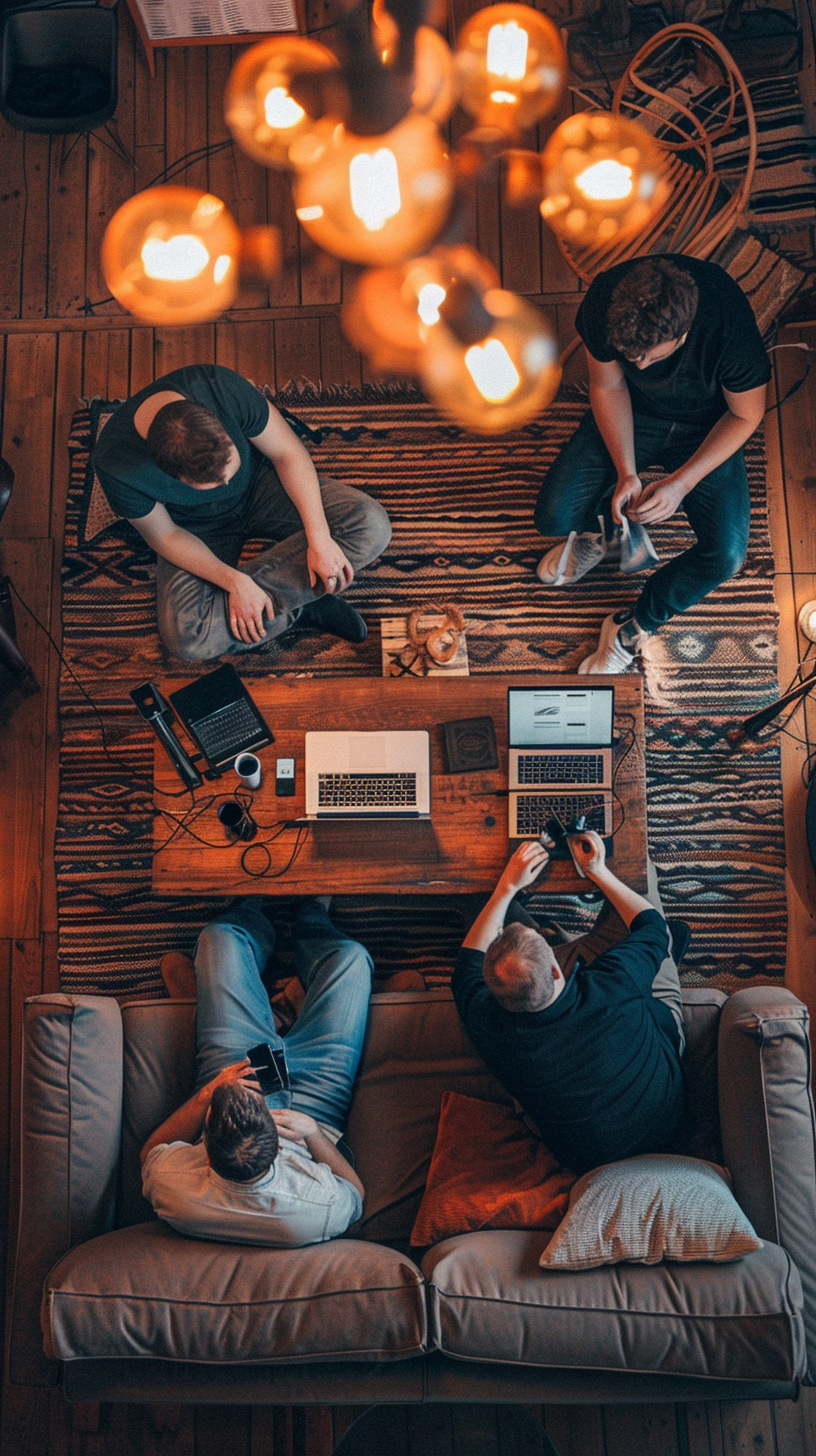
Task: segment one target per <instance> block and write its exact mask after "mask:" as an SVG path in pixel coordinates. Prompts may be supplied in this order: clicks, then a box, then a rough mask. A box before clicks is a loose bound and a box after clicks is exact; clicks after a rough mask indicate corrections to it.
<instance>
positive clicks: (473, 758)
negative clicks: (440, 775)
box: [442, 718, 499, 773]
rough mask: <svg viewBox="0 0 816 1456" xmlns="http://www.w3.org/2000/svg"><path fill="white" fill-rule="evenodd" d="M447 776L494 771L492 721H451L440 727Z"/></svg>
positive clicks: (494, 752) (486, 719)
mask: <svg viewBox="0 0 816 1456" xmlns="http://www.w3.org/2000/svg"><path fill="white" fill-rule="evenodd" d="M442 731H443V733H444V736H445V762H446V764H447V767H448V773H477V772H478V771H479V769H485V768H498V766H499V755H498V752H497V750H496V729H495V728H494V726H493V719H492V718H455V719H454V720H453V721H452V722H450V723H443V724H442Z"/></svg>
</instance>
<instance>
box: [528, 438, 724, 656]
mask: <svg viewBox="0 0 816 1456" xmlns="http://www.w3.org/2000/svg"><path fill="white" fill-rule="evenodd" d="M708 432H709V427H708V426H701V425H687V424H677V423H674V424H673V423H672V422H671V421H670V420H660V419H657V418H656V417H654V416H652V415H642V414H641V415H638V414H636V415H635V416H634V434H635V463H636V468H637V470H638V472H640V471H642V470H648V469H650V468H651V467H653V466H660V467H661V468H662V469H663V470H665V471H666V473H667V474H670V473H671V472H672V471H674V470H677V469H679V467H680V466H681V465H684V464H685V462H686V461H687V460H688V459H689V458H690V456H692V455H693V454H694V452H695V450H697V449H698V448H699V446H700V445H701V444H702V442H703V440H704V439H705V437H706V435H707V434H708ZM616 482H617V471H616V470H615V467H614V465H613V464H612V457H611V456H610V454H609V451H608V450H607V448H606V446H605V444H604V442H603V439H602V438H601V432H600V430H599V429H598V426H597V425H596V423H595V420H594V417H593V415H592V412H591V411H590V412H589V413H588V414H586V415H585V416H584V418H583V420H582V421H581V423H580V425H579V426H578V429H577V430H576V431H575V434H574V435H573V437H572V439H571V440H569V441H568V442H567V444H566V445H565V446H564V448H563V450H562V451H561V452H560V454H559V455H558V456H557V458H556V459H555V460H554V461H553V464H552V466H551V468H550V470H549V471H548V472H547V475H546V476H545V479H544V483H543V485H542V487H541V490H540V491H539V494H538V500H537V501H536V507H535V517H534V520H535V526H536V530H537V531H540V532H541V534H542V536H566V535H568V534H569V532H570V531H597V529H598V516H599V515H601V514H604V515H605V518H606V522H607V527H609V526H610V525H611V519H612V518H611V514H610V497H611V495H612V492H613V490H614V488H615V484H616ZM681 509H682V510H683V511H685V513H686V516H687V517H688V522H689V525H690V526H691V529H692V531H693V532H694V534H695V536H696V537H697V540H696V542H695V544H694V545H693V546H690V547H689V549H688V551H683V552H681V553H680V555H679V556H675V557H674V559H673V560H672V561H667V562H666V563H665V565H664V566H660V567H658V569H657V570H656V571H654V572H653V573H652V575H651V576H650V577H649V578H648V580H647V581H646V583H645V585H644V587H643V590H642V592H641V594H640V597H639V599H638V601H637V603H636V605H635V616H636V618H637V621H638V623H639V625H640V626H641V627H642V628H643V629H644V631H646V632H655V631H656V630H657V628H658V627H662V626H663V623H664V622H668V620H669V618H670V617H673V616H674V615H675V613H676V612H685V610H686V608H687V607H691V606H693V605H694V603H695V602H699V601H700V599H701V598H702V597H704V596H707V594H708V593H709V592H710V591H713V590H714V588H715V587H718V586H721V585H722V583H723V582H724V581H728V579H729V577H732V576H736V574H737V572H738V571H739V569H740V567H741V566H742V563H743V562H744V560H745V552H746V550H747V548H748V525H749V521H750V513H751V508H750V501H749V496H748V477H747V475H746V473H745V457H744V455H743V452H742V450H736V451H735V452H734V454H733V455H732V456H731V457H730V458H729V459H728V460H725V461H723V463H722V465H718V466H717V467H716V469H714V470H712V471H711V473H710V474H709V475H706V476H704V477H703V479H702V480H701V481H700V482H699V483H698V484H697V485H696V486H695V487H694V489H693V490H692V491H690V492H689V494H688V495H687V496H686V498H685V500H684V501H683V504H682V507H681Z"/></svg>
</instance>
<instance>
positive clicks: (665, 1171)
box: [539, 1153, 761, 1269]
mask: <svg viewBox="0 0 816 1456" xmlns="http://www.w3.org/2000/svg"><path fill="white" fill-rule="evenodd" d="M760 1247H761V1240H760V1239H758V1238H757V1236H756V1234H755V1233H754V1230H753V1229H752V1227H751V1225H750V1223H749V1222H748V1219H747V1218H746V1217H745V1214H744V1213H743V1212H742V1209H741V1208H740V1206H739V1204H738V1203H737V1200H736V1199H735V1198H734V1195H733V1194H732V1192H731V1189H730V1187H729V1178H728V1173H727V1171H726V1169H725V1168H720V1167H718V1166H717V1164H716V1163H703V1162H701V1161H700V1159H699V1158H680V1157H669V1156H668V1155H665V1154H659V1153H654V1154H649V1155H648V1156H645V1157H642V1158H626V1159H625V1160H624V1161H623V1162H621V1163H607V1164H605V1166H604V1167H602V1168H596V1169H594V1171H593V1172H591V1173H585V1174H584V1176H583V1178H579V1180H578V1182H577V1183H576V1184H575V1187H574V1188H573V1190H572V1192H571V1194H570V1200H569V1207H568V1209H567V1213H566V1216H565V1218H564V1219H563V1220H562V1222H561V1223H560V1224H559V1226H558V1228H557V1229H556V1231H555V1233H554V1234H553V1236H552V1238H551V1239H550V1242H549V1243H548V1245H547V1247H546V1249H545V1250H544V1253H543V1254H542V1255H541V1258H540V1260H539V1263H540V1264H541V1265H542V1267H543V1268H546V1269H594V1268H596V1267H597V1266H598V1265H600V1264H621V1263H630V1264H658V1263H659V1262H660V1260H661V1259H676V1260H682V1261H684V1262H690V1261H692V1260H697V1259H706V1260H714V1261H715V1262H720V1263H724V1262H726V1261H728V1260H730V1259H740V1258H742V1256H743V1254H750V1253H751V1251H752V1250H753V1249H758V1248H760Z"/></svg>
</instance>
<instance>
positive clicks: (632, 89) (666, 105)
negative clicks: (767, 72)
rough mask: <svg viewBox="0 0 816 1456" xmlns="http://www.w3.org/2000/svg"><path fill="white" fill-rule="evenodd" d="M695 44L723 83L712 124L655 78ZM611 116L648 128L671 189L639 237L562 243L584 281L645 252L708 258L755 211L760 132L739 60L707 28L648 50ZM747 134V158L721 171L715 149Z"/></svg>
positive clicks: (702, 62) (661, 40) (681, 30)
mask: <svg viewBox="0 0 816 1456" xmlns="http://www.w3.org/2000/svg"><path fill="white" fill-rule="evenodd" d="M689 41H690V42H691V47H692V49H693V52H694V54H695V57H696V60H697V66H698V68H700V67H704V68H705V72H706V81H708V82H709V83H710V84H720V81H721V84H722V88H723V99H722V102H721V103H720V104H719V105H718V107H717V110H716V114H714V115H712V116H711V117H710V118H707V119H706V120H705V121H704V120H703V119H701V118H700V117H698V116H697V115H695V113H694V111H693V110H692V109H691V108H690V107H689V106H687V105H685V104H684V103H683V102H682V101H681V100H679V99H678V98H677V97H675V96H668V95H667V94H666V93H664V92H661V91H660V90H659V89H658V88H657V87H656V86H655V76H656V74H658V73H659V72H660V71H661V70H662V69H663V68H664V67H665V66H666V65H668V64H670V62H671V58H672V51H676V50H678V48H679V47H680V46H682V45H683V44H684V43H687V42H689ZM611 110H612V111H613V112H614V113H618V114H620V115H621V116H626V117H629V118H631V119H632V120H634V121H638V122H640V123H641V124H644V123H645V124H646V125H647V126H648V129H649V130H650V131H651V132H652V133H653V134H654V133H655V132H656V133H657V140H658V142H659V144H660V146H661V147H662V148H663V151H664V152H665V153H666V154H667V158H666V161H667V176H668V180H669V183H670V189H669V194H668V198H667V201H666V202H665V203H664V205H663V207H662V209H660V210H659V211H658V213H657V214H656V215H655V216H654V217H653V218H652V219H651V221H650V223H649V224H648V226H647V227H646V228H645V229H643V230H642V231H641V232H639V233H637V234H636V235H634V236H631V235H630V236H629V237H626V238H623V239H620V240H612V241H610V242H608V243H606V244H600V245H599V246H596V247H588V248H583V249H582V248H578V247H576V246H575V244H574V243H571V242H565V241H563V240H562V239H561V238H559V240H558V242H559V247H560V249H561V252H562V253H563V255H564V257H565V259H566V260H567V262H568V263H569V265H570V267H571V268H572V269H573V271H574V272H575V273H577V274H578V277H579V278H582V279H583V280H584V281H585V282H586V283H589V282H590V281H591V280H592V279H593V278H594V277H595V275H596V274H597V273H601V272H603V270H604V269H606V268H611V267H612V266H613V265H614V264H615V263H622V262H624V261H625V260H626V259H627V258H633V257H636V256H638V257H639V256H642V255H643V254H644V253H685V254H686V255H687V256H689V257H692V258H708V257H709V256H710V255H711V253H713V252H714V249H715V248H716V247H717V246H718V244H719V243H721V242H722V241H723V239H724V238H725V237H727V236H728V234H729V233H730V232H731V231H732V229H733V228H735V227H737V226H738V225H739V222H740V218H741V214H742V213H743V212H744V211H745V209H746V207H747V204H748V197H749V194H750V191H751V185H752V182H753V177H754V166H755V163H756V153H757V133H756V122H755V119H754V108H753V106H752V104H751V97H750V95H749V92H748V88H747V86H746V84H745V81H744V80H743V77H742V75H741V73H740V70H739V68H738V66H737V65H736V63H735V61H734V59H733V57H732V56H731V55H729V53H728V51H727V50H726V48H725V46H724V45H723V44H722V42H721V41H719V40H718V39H717V37H716V36H715V35H712V34H711V31H709V30H705V29H704V28H703V27H702V26H700V25H686V24H679V25H669V26H667V27H666V29H665V30H661V31H658V33H657V34H656V35H654V36H652V38H651V40H648V41H647V42H646V44H645V45H643V46H641V48H640V50H639V51H638V52H637V55H636V56H634V57H633V59H632V60H631V61H630V63H629V65H628V66H627V68H626V70H625V72H624V74H623V75H622V76H621V79H620V81H619V82H618V85H617V87H616V89H615V94H614V97H613V100H612V107H611ZM738 128H740V129H743V128H744V130H745V135H746V138H747V146H748V155H747V158H745V157H741V158H740V162H739V166H738V167H735V166H731V167H729V166H727V165H719V164H718V162H717V159H716V156H715V152H714V149H713V148H714V144H715V143H716V142H718V141H721V140H722V139H723V138H725V137H727V136H729V135H732V134H734V133H736V131H737V129H738Z"/></svg>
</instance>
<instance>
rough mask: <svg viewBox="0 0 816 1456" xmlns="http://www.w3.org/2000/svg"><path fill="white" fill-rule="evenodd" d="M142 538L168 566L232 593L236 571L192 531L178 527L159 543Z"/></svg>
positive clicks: (158, 541)
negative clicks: (187, 572) (168, 563)
mask: <svg viewBox="0 0 816 1456" xmlns="http://www.w3.org/2000/svg"><path fill="white" fill-rule="evenodd" d="M145 539H146V540H147V542H148V545H150V546H152V547H153V549H154V551H157V552H158V554H159V556H163V557H164V560H165V561H169V562H170V565H171V566H180V567H181V569H182V570H183V571H189V572H190V574H191V575H192V576H200V577H201V578H202V580H204V581H211V582H212V584H213V586H220V587H221V588H222V590H223V591H225V592H229V591H232V588H233V585H234V582H235V578H236V576H237V575H238V572H237V570H236V569H235V568H234V567H232V566H227V564H226V562H224V561H219V559H218V557H217V556H216V555H215V552H214V551H211V550H210V548H209V546H206V545H205V544H204V542H203V541H201V540H200V539H199V537H198V536H194V535H193V533H192V531H185V530H184V529H183V528H182V527H181V526H179V527H177V528H176V530H174V531H171V532H168V533H167V535H164V536H162V537H161V538H160V539H159V540H156V541H151V540H150V539H149V538H148V537H145Z"/></svg>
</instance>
